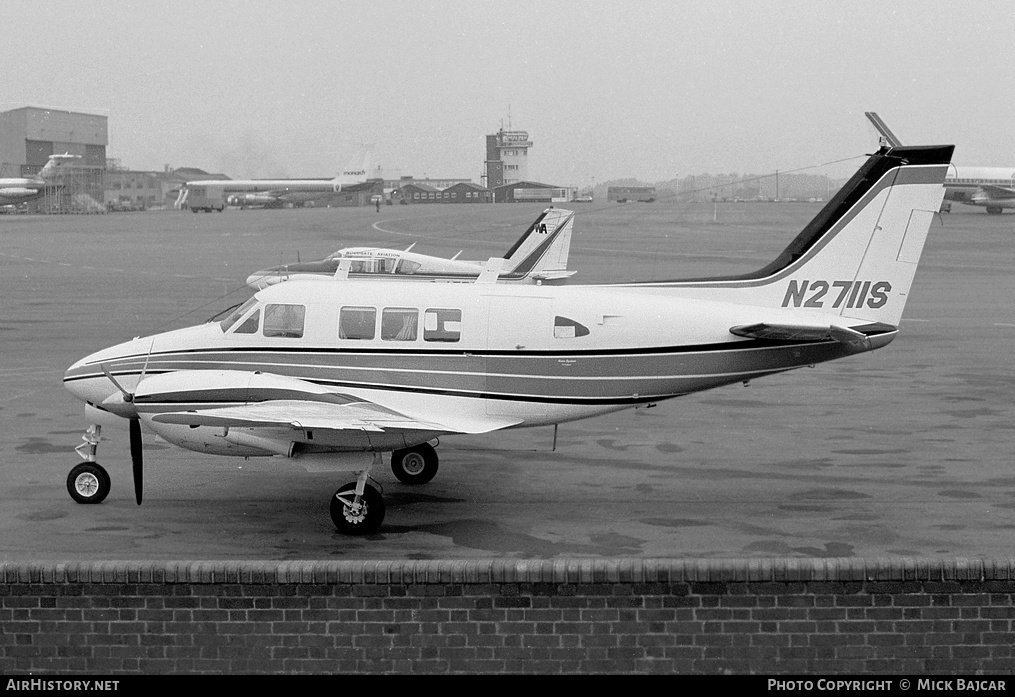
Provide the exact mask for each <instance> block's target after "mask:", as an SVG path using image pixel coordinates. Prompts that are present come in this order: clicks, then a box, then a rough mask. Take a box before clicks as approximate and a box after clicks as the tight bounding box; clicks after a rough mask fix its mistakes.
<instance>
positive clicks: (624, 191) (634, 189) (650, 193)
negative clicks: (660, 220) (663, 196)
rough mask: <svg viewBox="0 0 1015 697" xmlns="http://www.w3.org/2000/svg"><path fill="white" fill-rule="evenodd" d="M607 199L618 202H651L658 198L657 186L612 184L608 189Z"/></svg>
mask: <svg viewBox="0 0 1015 697" xmlns="http://www.w3.org/2000/svg"><path fill="white" fill-rule="evenodd" d="M606 200H607V201H616V202H617V203H627V202H628V201H641V202H643V203H651V202H652V201H655V200H656V188H655V187H654V186H611V187H609V188H607V190H606Z"/></svg>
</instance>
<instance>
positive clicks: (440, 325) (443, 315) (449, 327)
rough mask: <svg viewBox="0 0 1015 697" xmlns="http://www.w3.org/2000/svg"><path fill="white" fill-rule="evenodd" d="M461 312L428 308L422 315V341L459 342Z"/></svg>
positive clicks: (460, 336)
mask: <svg viewBox="0 0 1015 697" xmlns="http://www.w3.org/2000/svg"><path fill="white" fill-rule="evenodd" d="M461 338H462V311H461V310H445V309H442V308H430V309H428V310H427V311H426V312H424V313H423V341H459V340H460V339H461Z"/></svg>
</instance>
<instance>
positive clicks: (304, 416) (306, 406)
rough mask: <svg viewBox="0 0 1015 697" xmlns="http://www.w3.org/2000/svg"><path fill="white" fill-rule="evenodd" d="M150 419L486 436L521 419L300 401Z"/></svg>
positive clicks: (219, 409)
mask: <svg viewBox="0 0 1015 697" xmlns="http://www.w3.org/2000/svg"><path fill="white" fill-rule="evenodd" d="M152 420H153V421H155V422H157V423H164V424H180V425H185V426H231V427H235V428H279V427H286V426H288V427H290V428H294V429H315V430H331V431H393V430H402V431H435V432H441V433H487V432H489V431H495V430H498V429H501V428H507V427H508V426H513V425H515V424H517V423H519V420H517V419H515V420H509V419H497V418H490V417H486V416H485V415H484V416H481V417H464V418H463V417H451V418H448V419H444V420H442V422H437V421H431V420H427V419H417V418H414V417H411V416H407V415H405V414H402V413H399V412H397V411H395V410H393V409H388V408H387V407H383V406H381V405H379V404H374V403H373V402H352V403H348V404H333V403H329V402H318V401H312V400H301V399H278V400H270V401H266V402H255V403H251V404H245V405H242V406H235V407H220V408H213V409H198V410H196V411H176V412H164V413H161V414H156V415H155V416H153V417H152Z"/></svg>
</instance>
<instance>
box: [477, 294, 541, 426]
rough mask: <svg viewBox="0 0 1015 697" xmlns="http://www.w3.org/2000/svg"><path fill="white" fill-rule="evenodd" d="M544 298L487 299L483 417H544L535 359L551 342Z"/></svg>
mask: <svg viewBox="0 0 1015 697" xmlns="http://www.w3.org/2000/svg"><path fill="white" fill-rule="evenodd" d="M550 305H551V302H550V299H549V298H538V297H537V298H533V297H523V296H510V295H508V296H502V295H497V296H490V310H489V315H488V316H489V320H488V322H489V324H488V326H487V343H486V345H487V356H486V391H487V395H488V398H487V403H486V404H487V408H486V411H487V413H488V414H497V415H502V416H518V417H521V418H529V417H534V416H538V415H540V414H546V413H547V411H548V410H547V403H546V402H545V400H543V401H541V400H540V399H538V398H539V397H546V396H547V394H546V389H547V385H546V380H543V379H541V378H540V373H541V372H542V370H543V367H542V366H543V363H544V362H545V361H546V360H547V359H546V357H545V356H543V355H541V353H542V352H544V351H545V350H546V349H547V348H548V347H549V345H550V343H551V342H552V341H553V317H552V315H551V307H550Z"/></svg>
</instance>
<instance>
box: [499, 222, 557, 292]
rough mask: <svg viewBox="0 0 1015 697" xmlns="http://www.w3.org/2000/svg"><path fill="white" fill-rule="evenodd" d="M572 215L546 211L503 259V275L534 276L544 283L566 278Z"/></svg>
mask: <svg viewBox="0 0 1015 697" xmlns="http://www.w3.org/2000/svg"><path fill="white" fill-rule="evenodd" d="M573 227H574V212H573V211H568V210H564V209H563V208H547V209H546V210H545V211H543V212H542V213H540V215H539V217H538V218H536V221H535V222H534V223H532V225H530V226H529V228H528V229H527V230H526V231H525V234H523V235H522V236H521V237H520V238H519V239H518V241H517V242H515V244H514V246H513V247H511V249H510V250H509V251H508V253H507V254H505V255H504V258H505V259H506V260H507V263H506V264H505V268H504V275H508V276H516V277H517V276H530V275H531V276H537V277H539V278H543V279H547V280H549V279H559V278H567V277H568V276H572V275H573V274H574V272H573V271H568V270H567V258H568V254H569V253H570V251H571V231H572V229H573Z"/></svg>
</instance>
